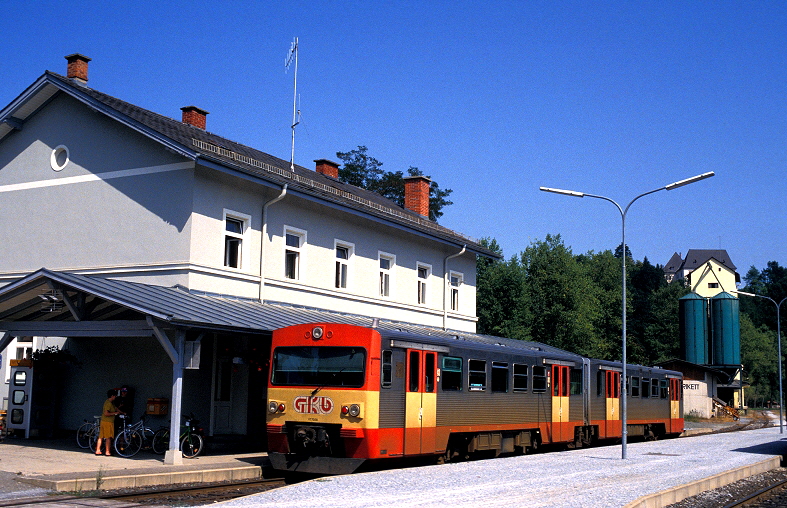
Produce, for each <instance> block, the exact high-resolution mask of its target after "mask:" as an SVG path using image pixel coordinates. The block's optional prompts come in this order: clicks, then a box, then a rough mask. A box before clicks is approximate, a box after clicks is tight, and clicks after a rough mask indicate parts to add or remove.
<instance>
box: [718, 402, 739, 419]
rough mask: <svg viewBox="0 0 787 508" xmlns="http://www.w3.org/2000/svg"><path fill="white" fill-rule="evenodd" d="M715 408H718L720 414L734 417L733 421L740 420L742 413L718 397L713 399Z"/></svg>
mask: <svg viewBox="0 0 787 508" xmlns="http://www.w3.org/2000/svg"><path fill="white" fill-rule="evenodd" d="M713 407H714V408H716V411H717V412H718V413H724V414H727V415H729V416H732V419H733V420H738V419H740V413H739V412H738V410H737V409H735V408H734V407H732V406H730V405H728V404H727V403H726V402H724V401H723V400H721V399H720V398H718V397H713Z"/></svg>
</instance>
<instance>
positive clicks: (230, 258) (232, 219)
mask: <svg viewBox="0 0 787 508" xmlns="http://www.w3.org/2000/svg"><path fill="white" fill-rule="evenodd" d="M250 220H251V217H250V216H248V215H245V214H242V213H238V212H232V211H230V210H224V266H226V267H229V268H242V267H243V264H242V263H243V250H244V245H243V239H244V236H245V234H246V230H247V229H248V227H249V221H250Z"/></svg>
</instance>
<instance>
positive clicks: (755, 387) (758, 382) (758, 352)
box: [740, 302, 779, 400]
mask: <svg viewBox="0 0 787 508" xmlns="http://www.w3.org/2000/svg"><path fill="white" fill-rule="evenodd" d="M768 303H770V302H768ZM740 323H741V362H743V365H744V367H745V368H746V371H747V372H748V374H749V383H750V384H751V387H750V388H749V389H748V390H747V391H748V393H747V397H750V398H759V397H763V398H765V399H771V400H774V399H777V398H778V393H779V392H778V387H779V376H778V364H777V358H776V357H777V355H776V332H775V331H773V330H770V329H769V328H768V327H766V326H764V325H763V326H759V327H758V326H756V325H755V324H754V322H752V320H751V318H750V317H749V316H748V315H747V314H743V313H742V314H741V315H740Z"/></svg>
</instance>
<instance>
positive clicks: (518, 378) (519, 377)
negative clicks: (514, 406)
mask: <svg viewBox="0 0 787 508" xmlns="http://www.w3.org/2000/svg"><path fill="white" fill-rule="evenodd" d="M527 370H528V369H527V365H523V364H521V363H515V364H514V391H515V392H526V391H527Z"/></svg>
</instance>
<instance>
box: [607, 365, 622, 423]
mask: <svg viewBox="0 0 787 508" xmlns="http://www.w3.org/2000/svg"><path fill="white" fill-rule="evenodd" d="M605 373H606V382H605V390H604V393H605V397H606V403H607V412H606V418H605V420H606V431H607V432H606V437H613V436H622V435H623V434H622V433H621V429H622V427H621V422H620V372H615V371H612V370H607V371H605Z"/></svg>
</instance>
